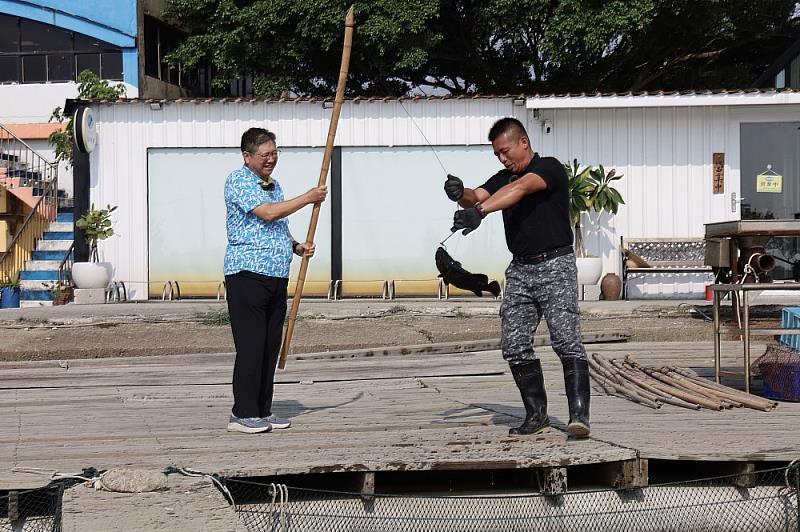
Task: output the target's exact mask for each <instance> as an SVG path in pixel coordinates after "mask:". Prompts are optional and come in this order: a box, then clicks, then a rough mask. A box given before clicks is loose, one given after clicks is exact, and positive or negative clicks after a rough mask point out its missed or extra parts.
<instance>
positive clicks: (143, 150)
mask: <svg viewBox="0 0 800 532" xmlns="http://www.w3.org/2000/svg"><path fill="white" fill-rule="evenodd" d="M94 111H95V116H96V119H97V128H98V145H97V148H96V149H95V151H94V152H93V153H92V155H91V165H92V184H91V201H92V202H94V203H96V204H102V205H105V204H106V203H113V204H119V205H121V207H120V209H119V210H118V213H117V223H116V229H117V231H118V233H119V234H120V237H119V238H114V239H111V240H109V241H106V242H103V243H102V245H101V253H102V255H103V256H104V257H105V259H106V260H109V261H111V262H112V263H113V264H114V266H115V268H116V272H115V275H116V277H117V278H118V279H123V280H126V281H127V282H129V283H130V288H131V293H132V294H133V297H139V298H143V297H145V294H146V293H147V290H146V285H145V283H146V282H147V274H148V272H147V265H148V257H147V253H148V242H147V227H145V225H146V224H145V223H144V220H146V219H147V218H146V215H147V174H146V172H147V149H148V148H149V147H173V148H174V147H236V146H238V144H239V140H240V136H241V133H242V132H243V131H244V130H245V129H246V128H248V127H252V126H263V125H265V124H267V125H269V127H270V128H271V129H273V130H275V131H277V132H278V133H279V139H280V144H281V145H284V146H299V147H318V146H323V145H324V143H325V139H326V135H327V129H328V120H329V117H330V113H331V110H330V109H325V108H324V107H323V105H322V103H321V102H256V103H250V102H241V103H234V102H167V103H165V104H164V105H163V108H162V109H159V110H154V109H152V108H151V107H150V105H148V104H146V103H117V104H111V105H108V104H96V105H94ZM798 113H800V106H797V105H761V106H750V107H748V106H739V107H728V106H726V105H715V106H696V107H631V108H616V109H602V108H601V109H543V110H541V111H538V112H537V111H531V110H526V109H525V107H521V106H516V105H514V103H513V99H511V98H497V99H453V100H417V101H404V102H403V103H402V104H401V103H400V102H398V101H347V102H345V104H344V107H343V109H342V115H341V119H340V123H339V131H338V134H337V138H336V143H337V145H340V146H364V147H367V146H386V147H392V146H425V145H426V141H425V139H424V138H423V136H422V134H421V133H420V132H419V130H418V127H419V128H421V129H422V130H423V131H424V135H425V137H427V139H428V140H429V141H430V142H431V143H432V144H434V145H487V149H489V146H488V142H487V141H486V133H487V131H488V129H489V127H490V126H491V124H492V123H493V122H494V121H495V120H496V119H497V118H500V117H503V116H517V118H520V119H521V120H522V121H523V122H524V123H527V124H528V129H529V134H530V136H531V140H532V143H533V146H534V148H535V149H536V150H537V151H539V152H540V153H542V154H543V155H553V156H556V157H558V158H559V159H561V160H562V161H566V160H570V159H572V158H577V159H578V160H579V161H580V162H582V163H585V164H594V165H597V164H603V165H604V166H605V167H606V168H612V167H613V168H616V169H617V171H618V172H621V173H623V174H625V177H624V178H623V179H622V180H621V181H619V182H618V183H619V185H618V188H619V190H620V192H621V193H622V195H623V197H624V198H625V201H626V205H624V206H623V207H622V209H621V210H620V212H619V214H618V215H617V216H616V217H609V216H608V215H603V216H600V217H599V220H598V222H599V223H590V220H588V219H587V220H585V222H584V223H585V225H587V226H589V227H588V228H587V231H586V232H587V247H588V250H589V251H590V252H591V253H593V254H595V255H601V256H602V257H603V258H604V271H605V272H616V273H619V271H620V259H619V249H618V246H619V237H620V236H627V237H702V236H703V224H705V223H709V222H716V221H724V220H731V219H738V218H739V216H740V215H739V210H738V206H736V205H735V204H734V208H733V209H732V208H731V205H732V204H731V193H733V192H735V193H736V194H737V195H740V193H739V124H740V123H741V122H744V121H780V120H785V119H786V116H787V114H789V115H792V116H795V117H796V116H798ZM409 114H410V115H411V116H413V120H412V119H411V118H409ZM544 120H547V121H549V123H550V125H551V131H550V133H546V132H545V130H544V128H543V127H542V123H543V122H544ZM715 152H722V153H725V163H726V168H725V189H724V193H722V194H713V193H712V154H713V153H715ZM431 170H432V173H433V172H440V171H441V169H440V168H439V169H437V168H432V169H431ZM387 186H391V185H390V184H387ZM669 282H670V283H677V284H674V286H669V285H667V286H664V285H663V283H660V282H658V281H656V286H655V287H651V289H650V290H643V291H642V292H643V293H654V294H655V293H661V294H667V295H668V294H669V293H672V292H677V293H686V292H687V290H688V291H689V292H695V293H699V294H702V284H703V282H704V279H702V278H697V277H695V278H691V279H686V280H677V281H675V280H670V281H669ZM687 283H688V284H687ZM678 285H680V286H678Z"/></svg>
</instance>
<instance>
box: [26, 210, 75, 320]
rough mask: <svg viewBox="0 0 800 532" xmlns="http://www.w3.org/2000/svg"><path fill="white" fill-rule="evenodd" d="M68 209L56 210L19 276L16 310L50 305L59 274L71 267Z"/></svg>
mask: <svg viewBox="0 0 800 532" xmlns="http://www.w3.org/2000/svg"><path fill="white" fill-rule="evenodd" d="M72 220H73V214H72V207H59V209H58V215H57V216H56V219H55V221H54V222H50V225H49V226H48V228H47V230H46V231H45V232H44V234H43V235H42V238H40V239H39V240H38V241H37V242H36V249H35V250H34V251H33V253H32V254H31V258H30V260H28V261H26V262H25V269H24V270H22V271H21V272H20V273H19V280H20V281H19V287H20V295H19V299H20V301H19V306H20V307H21V308H29V307H47V306H51V305H52V304H53V299H54V298H55V295H56V288H57V287H58V284H59V279H61V282H63V280H64V272H62V271H60V270H62V268H64V267H65V266H66V265H68V264H71V263H72V244H73V240H74V234H73V232H72V231H73V228H72V226H73V224H72Z"/></svg>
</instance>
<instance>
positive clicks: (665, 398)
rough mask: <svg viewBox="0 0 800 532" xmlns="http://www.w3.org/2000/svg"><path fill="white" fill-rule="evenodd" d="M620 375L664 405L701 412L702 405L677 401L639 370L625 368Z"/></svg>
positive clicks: (614, 361) (615, 362)
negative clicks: (653, 395)
mask: <svg viewBox="0 0 800 532" xmlns="http://www.w3.org/2000/svg"><path fill="white" fill-rule="evenodd" d="M611 362H612V363H614V364H615V365H616V364H619V362H618V361H616V360H612V361H611ZM620 373H621V374H622V375H624V376H625V377H626V378H627V379H629V380H631V381H632V382H635V383H636V384H638V385H639V386H641V387H642V388H644V389H645V390H648V391H649V392H650V393H652V394H655V395H656V396H657V397H658V400H659V401H660V402H662V403H666V404H670V405H673V406H679V407H681V408H688V409H690V410H700V405H698V404H694V403H689V402H687V401H684V400H682V399H677V398H676V397H673V396H672V395H669V394H668V393H665V392H663V391H661V390H659V389H658V388H655V387H653V386H651V385H650V384H649V383H648V381H651V380H652V379H651V378H650V377H648V376H647V375H646V374H645V373H642V372H640V371H639V370H636V369H634V368H628V367H624V366H623V367H622V369H620Z"/></svg>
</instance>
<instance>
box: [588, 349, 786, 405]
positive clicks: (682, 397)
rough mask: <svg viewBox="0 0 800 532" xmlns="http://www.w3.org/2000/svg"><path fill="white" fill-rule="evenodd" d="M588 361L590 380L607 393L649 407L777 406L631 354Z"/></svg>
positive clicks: (766, 400) (598, 357)
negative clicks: (644, 360) (659, 366)
mask: <svg viewBox="0 0 800 532" xmlns="http://www.w3.org/2000/svg"><path fill="white" fill-rule="evenodd" d="M588 362H589V373H590V375H591V377H592V378H593V379H594V380H595V382H596V383H598V384H599V385H600V387H601V389H603V390H604V391H605V392H606V393H609V394H610V395H617V396H620V397H624V398H626V399H628V400H631V401H634V402H636V403H639V404H643V405H645V406H648V407H650V408H660V406H661V405H662V404H671V405H674V406H679V407H682V408H689V409H693V410H698V409H700V408H706V409H709V410H717V411H720V410H723V409H726V408H742V407H747V408H752V409H754V410H761V411H765V412H766V411H769V410H771V409H773V408H775V407H776V406H777V403H776V402H774V401H770V400H768V399H764V398H762V397H758V396H755V395H751V394H749V393H745V392H742V391H740V390H736V389H734V388H729V387H727V386H723V385H721V384H717V383H715V382H711V381H708V380H706V379H703V378H701V377H699V376H698V375H697V374H696V373H695V372H693V371H691V370H689V369H688V368H679V367H672V366H665V367H661V368H654V367H649V366H645V365H643V364H641V363H640V362H639V361H638V360H636V358H635V357H633V356H630V355H628V356H626V357H625V359H624V361H620V360H617V359H609V360H606V359H605V358H603V357H602V356H600V355H599V354H597V353H592V355H591V356H589V357H588Z"/></svg>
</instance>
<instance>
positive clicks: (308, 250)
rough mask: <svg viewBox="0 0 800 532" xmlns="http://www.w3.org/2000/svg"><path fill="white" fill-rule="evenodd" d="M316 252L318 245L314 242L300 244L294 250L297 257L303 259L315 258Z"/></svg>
mask: <svg viewBox="0 0 800 532" xmlns="http://www.w3.org/2000/svg"><path fill="white" fill-rule="evenodd" d="M316 250H317V245H316V244H314V242H298V243H297V244H295V246H294V249H293V251H294V253H295V255H299V256H301V257H313V256H314V252H315V251H316Z"/></svg>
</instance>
